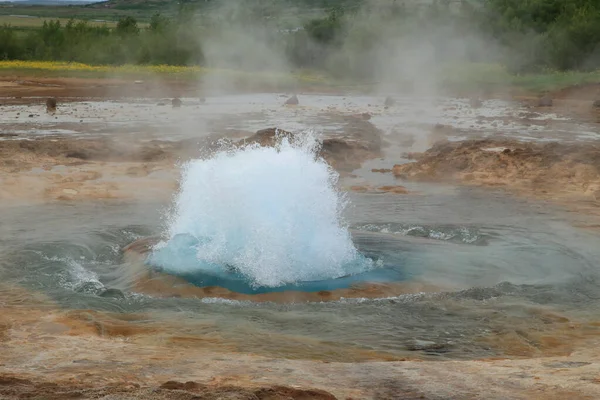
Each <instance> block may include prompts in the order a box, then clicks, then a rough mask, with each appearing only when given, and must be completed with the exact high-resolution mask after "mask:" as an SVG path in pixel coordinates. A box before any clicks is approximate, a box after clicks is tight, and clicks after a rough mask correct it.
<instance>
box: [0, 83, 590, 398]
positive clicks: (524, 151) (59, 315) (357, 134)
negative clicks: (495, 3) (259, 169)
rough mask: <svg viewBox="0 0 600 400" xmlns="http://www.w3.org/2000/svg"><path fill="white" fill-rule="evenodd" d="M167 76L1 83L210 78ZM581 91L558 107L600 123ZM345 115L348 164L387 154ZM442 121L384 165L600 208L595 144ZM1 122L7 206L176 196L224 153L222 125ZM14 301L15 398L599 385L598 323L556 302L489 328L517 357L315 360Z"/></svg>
mask: <svg viewBox="0 0 600 400" xmlns="http://www.w3.org/2000/svg"><path fill="white" fill-rule="evenodd" d="M21 81H23V82H21ZM166 87H168V88H170V89H168V93H167V92H165V85H164V84H161V85H156V86H150V89H148V86H143V87H142V86H140V85H138V84H135V83H133V82H123V81H119V80H81V79H39V78H35V79H33V78H31V79H22V78H19V82H17V83H15V81H14V79H13V80H10V79H4V80H3V81H2V82H0V88H1V89H2V91H3V95H4V96H12V97H11V98H10V100H7V101H6V102H5V103H6V104H10V103H14V104H24V103H26V102H31V101H36V102H37V101H39V102H41V103H43V101H45V100H44V99H45V97H46V96H58V97H61V98H63V101H68V100H75V99H76V98H90V97H101V98H107V97H119V96H121V95H123V93H124V91H127V93H128V94H129V95H131V96H153V95H156V96H173V97H175V96H183V95H184V94H185V93H188V92H189V93H195V91H196V88H195V87H192V86H190V85H189V84H186V83H173V84H172V85H167V86H166ZM581 90H583V89H581ZM590 90H591V89H590ZM594 90H595V89H594ZM578 93H579V92H565V93H561V94H557V95H556V102H555V105H554V109H553V112H564V113H565V114H569V115H576V116H578V117H579V118H581V119H582V120H585V121H589V122H593V123H595V122H596V121H597V119H596V117H597V111H596V110H595V109H593V108H592V107H591V105H590V104H589V101H588V100H589V99H587V98H585V96H583V94H581V93H584V92H583V91H582V92H581V93H579V94H578ZM585 93H587V92H585ZM29 96H42V97H40V98H38V99H28V98H27V97H29ZM578 96H579V97H578ZM531 101H533V100H531ZM532 107H533V108H534V109H536V111H539V112H543V110H544V109H545V108H543V107H542V108H540V107H537V105H536V104H535V103H532ZM335 118H337V120H336V121H337V122H339V124H340V126H342V127H343V128H342V129H344V132H345V135H344V136H343V137H342V139H326V140H325V141H324V144H323V148H322V150H321V154H322V155H323V157H324V158H325V159H326V160H327V161H328V162H329V163H330V164H331V165H332V166H333V167H335V168H336V169H337V170H338V171H340V173H342V174H346V175H351V173H352V171H353V170H354V169H356V168H357V167H358V166H360V165H361V164H362V163H363V162H364V161H366V160H369V159H373V158H377V157H380V156H382V150H383V149H384V148H385V146H386V143H385V142H384V141H383V140H382V136H381V132H380V131H379V130H378V129H377V128H375V126H374V125H373V124H371V123H370V122H369V118H370V115H368V114H356V115H339V116H336V117H335ZM535 121H537V120H533V122H532V123H535ZM499 129H500V128H499ZM434 131H435V132H434V133H435V135H436V137H435V138H434V139H435V140H432V141H437V143H435V144H434V145H433V146H432V147H431V148H430V149H429V150H427V151H425V152H422V153H412V154H410V155H409V158H412V159H413V162H410V163H406V164H398V165H395V166H394V167H393V169H392V168H390V169H381V170H377V171H375V172H381V173H384V174H389V173H392V174H393V175H394V176H396V177H398V178H400V179H402V180H426V181H434V182H448V181H451V182H455V183H459V184H466V185H479V186H484V187H492V188H505V189H507V190H509V191H513V192H515V193H518V194H521V195H526V196H532V197H535V198H537V199H545V200H550V201H553V202H556V203H558V204H568V205H569V206H570V207H574V208H575V209H576V210H577V211H578V212H584V213H587V214H600V213H598V212H597V209H598V205H599V204H600V203H599V202H600V147H598V145H597V144H590V143H585V144H576V143H575V144H573V143H570V144H558V143H537V144H536V143H533V142H522V141H518V140H515V139H507V138H486V139H473V140H464V141H458V142H449V141H445V140H444V137H445V135H444V132H443V131H444V129H443V127H442V128H440V129H437V130H434ZM274 133H275V130H274V129H271V128H269V129H266V130H261V131H258V132H256V133H253V132H238V133H236V134H235V135H232V133H231V132H228V133H227V135H228V137H229V140H230V141H231V143H233V144H234V145H240V144H242V143H247V142H256V143H259V144H261V145H272V144H273V141H274V140H275V139H274V138H275V135H274ZM0 134H1V135H4V137H3V138H2V139H5V140H0V203H1V204H2V205H3V206H4V207H7V209H8V207H9V206H11V205H14V204H22V203H24V202H28V203H46V202H73V201H89V200H105V201H128V200H133V201H135V200H139V199H143V198H147V197H148V196H152V197H153V198H160V199H164V200H165V201H166V200H168V198H169V197H170V196H171V195H172V193H173V192H174V191H175V190H176V189H177V185H178V182H177V178H178V169H177V163H178V162H179V161H182V160H185V159H189V158H190V157H195V156H198V155H200V154H199V153H198V150H197V149H198V148H200V147H202V148H204V149H205V151H210V150H211V149H213V148H215V147H214V146H216V144H214V143H216V140H217V139H219V138H221V137H222V136H223V135H221V136H219V135H214V136H210V137H207V138H205V139H203V140H204V143H203V144H204V146H198V145H197V144H198V140H194V141H193V142H190V141H188V140H184V139H182V140H174V141H166V140H154V139H153V140H144V138H134V137H127V136H122V137H121V136H112V137H106V138H81V137H79V138H72V137H68V136H60V135H58V136H48V137H36V138H29V139H28V140H11V138H13V137H12V136H11V135H12V131H10V130H9V129H6V130H3V131H2V132H0ZM283 134H287V133H285V132H283ZM19 139H22V138H19ZM440 139H441V141H440ZM192 144H193V145H192ZM399 158H400V157H399ZM390 167H391V165H390ZM399 183H401V182H399ZM350 189H351V190H356V191H373V192H378V193H379V192H381V193H383V192H391V193H394V194H397V195H405V194H407V192H408V191H407V190H406V189H405V188H403V187H402V186H401V185H386V186H378V185H369V184H366V185H362V186H354V187H352V188H350ZM590 224H591V225H593V223H591V222H590ZM147 244H148V242H138V243H136V244H134V245H133V246H131V247H130V248H129V249H126V250H127V252H128V253H133V256H134V257H135V253H137V254H139V253H143V251H144V249H145V248H147V247H146V245H147ZM152 278H153V277H151V276H145V277H144V278H143V279H140V280H139V281H138V284H139V288H138V289H139V290H140V292H144V293H148V294H151V295H153V296H157V297H161V296H180V297H186V296H192V297H207V296H215V295H219V296H222V297H225V298H232V299H242V300H254V301H256V300H259V301H273V300H278V301H279V300H281V299H274V298H273V296H279V295H262V297H261V296H259V297H258V298H248V296H242V295H239V294H235V293H231V292H227V291H225V290H222V289H219V288H204V289H199V288H196V287H191V286H190V285H183V284H182V283H181V282H177V281H176V280H175V279H174V278H173V280H172V281H169V280H168V279H166V278H164V277H163V278H161V279H158V280H156V279H152ZM439 290H440V288H428V287H423V286H418V285H411V286H408V285H397V286H394V285H371V286H367V287H362V288H352V289H347V290H344V291H340V292H327V293H317V294H314V295H312V294H311V295H310V296H309V295H307V294H299V293H296V294H289V293H288V294H286V295H285V297H286V299H285V300H286V301H298V300H302V301H305V300H335V299H339V298H340V297H381V296H389V295H392V294H394V295H396V294H399V293H414V292H423V291H439ZM0 305H1V307H2V312H1V313H0V398H3V399H4V398H5V399H26V398H27V399H65V398H82V399H88V398H95V399H107V400H108V399H182V400H183V399H253V400H254V399H270V400H271V399H273V400H274V399H281V400H283V399H286V400H290V399H302V400H305V399H335V398H337V399H355V400H357V399H381V400H384V399H431V400H438V399H457V400H458V399H540V400H541V399H557V400H558V399H565V398H570V399H597V398H598V396H599V393H600V363H599V362H598V360H599V359H600V351H599V350H598V349H599V348H600V347H599V346H598V344H600V332H599V331H600V322H593V321H592V322H587V323H585V324H582V323H579V322H578V321H572V320H570V319H569V318H567V317H564V316H562V315H556V314H551V313H548V314H547V315H545V318H547V319H548V321H549V325H551V331H545V332H538V333H536V334H530V335H529V336H526V337H525V338H523V337H518V338H517V337H512V336H509V335H501V334H498V335H496V336H494V337H491V338H490V339H489V340H490V345H492V346H495V347H498V348H502V349H503V350H504V353H505V354H507V358H506V359H485V360H475V361H452V362H434V361H433V362H432V361H422V360H418V359H416V358H415V359H410V358H407V359H405V360H398V359H388V358H386V356H385V355H384V354H380V353H376V352H369V351H368V350H364V351H363V352H362V353H360V354H358V352H357V353H356V354H355V355H354V358H353V360H354V359H355V360H360V361H362V362H331V361H327V360H324V359H319V357H317V356H316V355H315V356H314V357H313V359H312V360H310V359H303V360H289V359H276V358H267V357H264V356H258V355H253V354H247V353H245V352H243V351H240V350H239V349H237V348H232V347H231V346H229V345H226V344H224V343H222V341H220V339H219V338H218V337H212V336H202V335H190V336H184V335H181V334H177V335H175V334H174V333H173V332H170V331H169V329H168V327H165V326H161V325H159V324H157V323H152V318H151V317H150V316H146V315H137V316H136V315H131V314H126V315H125V314H119V313H98V312H95V311H91V310H70V311H69V310H64V309H62V308H61V307H59V305H57V304H55V303H54V302H53V301H52V300H51V299H48V298H45V297H44V296H43V295H41V294H39V293H31V292H25V291H24V290H22V289H18V288H15V287H2V286H0ZM524 343H525V344H524ZM421 345H427V344H421ZM511 351H512V353H511ZM509 357H512V358H510V359H509ZM532 357H535V358H532ZM367 361H368V362H367Z"/></svg>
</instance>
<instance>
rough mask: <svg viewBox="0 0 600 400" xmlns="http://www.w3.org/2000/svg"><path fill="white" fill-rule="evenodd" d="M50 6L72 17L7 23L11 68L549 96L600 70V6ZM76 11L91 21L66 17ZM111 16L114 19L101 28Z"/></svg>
mask: <svg viewBox="0 0 600 400" xmlns="http://www.w3.org/2000/svg"><path fill="white" fill-rule="evenodd" d="M25 8H26V7H22V8H21V9H23V10H24V9H25ZM8 9H9V8H6V7H3V6H0V14H5V12H6V10H8ZM50 9H54V10H55V14H54V15H55V16H56V17H61V18H63V19H60V18H59V19H56V18H55V19H52V20H50V19H49V20H45V21H44V22H43V23H41V25H40V26H38V27H35V24H30V25H28V26H25V25H24V24H22V21H24V20H28V19H31V18H17V17H15V16H14V15H13V16H12V17H7V16H6V15H5V16H4V17H2V16H1V15H0V24H1V23H4V25H3V26H2V27H0V60H2V59H3V60H30V61H42V60H47V61H69V62H81V63H86V64H91V65H122V64H138V65H159V64H168V65H182V66H184V65H197V66H207V67H217V68H226V69H241V70H261V71H265V70H266V71H268V70H273V71H277V72H289V71H290V70H296V71H298V70H311V71H319V72H320V73H324V74H327V75H329V76H332V77H334V78H336V80H338V81H341V82H344V81H353V82H380V83H381V82H383V83H385V82H394V84H400V85H412V84H413V83H411V82H417V83H418V82H419V81H425V80H428V79H433V78H432V77H436V79H438V80H440V82H436V83H442V84H446V85H450V86H452V85H457V84H459V82H465V81H471V82H474V83H475V82H478V83H485V84H501V83H502V82H504V83H508V82H512V83H518V84H520V85H525V86H531V87H532V88H537V89H540V90H541V89H543V88H548V87H550V86H551V83H549V82H548V81H547V79H548V78H547V77H549V76H551V77H552V79H554V80H555V81H557V82H564V83H567V82H573V83H582V82H585V81H587V80H596V78H597V75H598V74H596V73H594V72H593V71H597V70H600V1H598V0H463V1H460V0H432V1H431V2H414V1H412V2H411V1H402V0H379V1H367V0H297V1H292V0H246V1H243V2H233V1H231V2H229V1H226V0H181V1H179V2H172V1H166V0H110V1H108V2H105V3H98V4H92V5H86V6H69V7H47V8H43V7H39V6H31V7H28V8H27V10H28V11H27V12H25V11H24V12H23V14H26V15H40V16H43V15H42V14H44V13H49V12H50ZM64 9H69V10H70V11H71V13H70V16H73V17H76V18H77V19H80V20H74V19H70V20H66V19H64V16H65V15H67V14H66V13H65V12H64ZM11 10H12V11H11V12H14V10H15V8H11ZM150 13H152V15H150ZM15 14H16V13H15ZM44 15H45V14H44ZM106 16H108V17H106ZM2 18H5V19H2ZM101 18H110V19H112V20H113V21H114V22H112V23H106V24H104V23H98V22H94V21H93V20H94V19H101ZM34 20H35V21H36V23H38V24H39V22H40V19H39V18H36V19H34ZM85 20H87V21H85ZM140 21H142V22H140ZM466 65H468V66H469V67H465V66H466ZM457 66H458V67H457ZM282 70H283V71H282ZM565 71H570V72H565ZM586 72H591V73H586ZM520 74H528V76H527V77H523V76H520ZM535 77H537V78H535ZM544 77H546V78H544ZM425 83H426V82H425Z"/></svg>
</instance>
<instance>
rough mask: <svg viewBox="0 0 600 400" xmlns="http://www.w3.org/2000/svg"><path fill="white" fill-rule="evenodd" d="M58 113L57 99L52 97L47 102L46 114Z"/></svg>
mask: <svg viewBox="0 0 600 400" xmlns="http://www.w3.org/2000/svg"><path fill="white" fill-rule="evenodd" d="M55 111H56V99H55V98H54V97H50V98H48V99H47V100H46V112H48V113H53V112H55Z"/></svg>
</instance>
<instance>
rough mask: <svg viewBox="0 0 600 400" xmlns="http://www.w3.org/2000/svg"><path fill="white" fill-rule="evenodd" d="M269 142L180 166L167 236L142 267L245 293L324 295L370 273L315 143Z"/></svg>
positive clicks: (307, 138) (309, 138) (333, 176)
mask: <svg viewBox="0 0 600 400" xmlns="http://www.w3.org/2000/svg"><path fill="white" fill-rule="evenodd" d="M277 143H278V144H277V145H276V146H275V147H261V146H259V145H257V144H251V145H247V146H244V147H241V148H234V149H227V150H223V151H220V152H218V153H216V154H214V155H213V156H211V157H210V158H207V159H197V160H193V161H190V162H188V163H187V164H185V165H184V167H183V175H182V180H181V189H180V192H179V193H178V194H177V197H176V199H175V204H174V207H173V210H172V211H171V214H170V215H169V222H168V230H167V233H166V237H167V238H168V239H167V240H165V241H163V242H161V243H159V244H158V245H157V246H156V247H155V249H154V250H153V251H152V252H151V254H150V255H149V257H148V260H147V263H148V264H149V265H151V266H154V267H155V268H159V269H161V270H162V271H164V272H167V273H170V274H175V275H179V276H182V277H184V278H186V279H187V280H189V281H191V282H192V283H195V284H197V285H199V286H222V287H226V288H228V289H230V290H233V291H238V292H245V293H249V292H265V291H273V290H287V289H293V288H295V289H302V290H322V289H326V288H330V289H331V288H336V287H339V286H344V285H347V284H348V282H349V281H352V280H354V278H352V277H353V276H356V274H360V273H362V272H365V271H367V270H370V269H372V267H373V264H374V263H373V262H372V261H371V260H370V259H368V258H366V257H364V256H362V255H361V254H360V253H359V252H358V251H357V250H356V248H355V246H354V244H353V242H352V237H351V235H350V232H349V230H348V228H347V226H346V225H345V223H344V221H343V219H342V216H341V214H342V211H343V209H344V208H345V206H346V203H347V200H346V198H345V195H344V194H342V193H340V192H338V191H337V190H336V184H337V180H338V174H337V173H336V172H335V171H334V170H333V169H332V168H331V167H330V166H329V165H328V164H327V163H326V162H325V161H324V160H323V159H322V158H320V157H318V156H317V150H318V148H319V143H318V141H317V140H316V139H315V137H314V136H313V135H312V134H306V135H301V136H297V137H294V138H289V137H280V138H279V140H278V141H277ZM343 277H345V279H341V280H338V279H337V278H343ZM331 280H336V282H335V283H332V282H331ZM319 282H321V284H319ZM325 282H328V283H326V284H325Z"/></svg>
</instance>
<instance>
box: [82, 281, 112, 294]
mask: <svg viewBox="0 0 600 400" xmlns="http://www.w3.org/2000/svg"><path fill="white" fill-rule="evenodd" d="M104 290H105V288H104V285H103V284H102V283H100V282H97V281H93V282H84V283H82V284H80V285H78V286H77V287H76V288H75V291H76V292H79V293H89V294H95V295H98V294H100V293H102V291H104Z"/></svg>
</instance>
